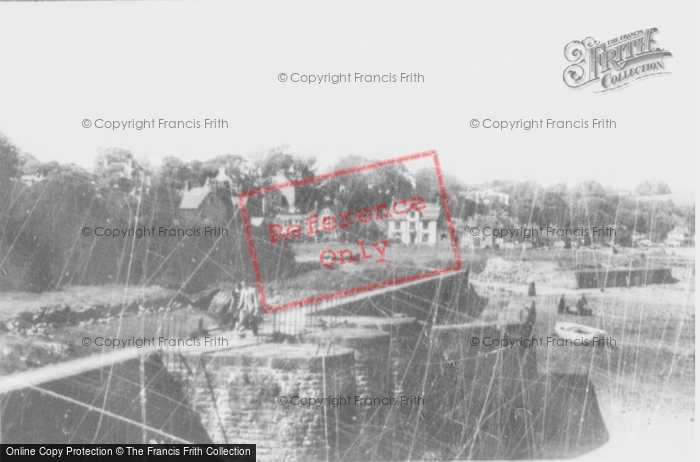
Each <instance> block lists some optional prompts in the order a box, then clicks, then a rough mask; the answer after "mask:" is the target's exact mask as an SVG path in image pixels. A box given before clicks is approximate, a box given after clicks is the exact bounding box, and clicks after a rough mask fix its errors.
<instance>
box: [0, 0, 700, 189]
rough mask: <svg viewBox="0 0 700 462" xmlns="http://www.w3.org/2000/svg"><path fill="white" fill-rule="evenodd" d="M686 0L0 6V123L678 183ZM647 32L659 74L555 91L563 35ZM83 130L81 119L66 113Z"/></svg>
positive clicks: (684, 141) (181, 152)
mask: <svg viewBox="0 0 700 462" xmlns="http://www.w3.org/2000/svg"><path fill="white" fill-rule="evenodd" d="M692 8H693V2H690V1H679V2H674V4H673V8H670V7H663V6H662V5H661V4H659V5H658V7H655V8H649V7H648V6H647V7H641V6H640V5H639V3H638V2H636V1H619V2H614V4H611V3H610V2H607V1H589V2H586V3H585V7H584V6H583V5H582V4H572V3H570V2H561V1H538V2H520V1H504V2H478V3H477V2H441V3H440V4H439V5H435V4H431V3H428V2H420V3H419V2H391V1H388V2H381V3H375V2H353V3H352V4H338V3H332V4H329V3H326V2H312V1H309V2H303V3H302V2H284V3H281V2H275V3H271V2H265V1H263V2H235V3H234V2H226V3H223V2H221V3H220V2H207V3H196V2H147V3H146V2H78V3H64V2H60V3H55V4H51V3H41V4H32V3H29V4H26V3H23V4H17V3H9V4H8V3H5V4H0V44H2V46H1V47H0V132H1V133H3V134H4V135H5V136H7V137H8V138H9V139H10V140H11V141H12V142H13V143H14V144H16V145H17V146H18V147H20V148H21V149H22V150H24V151H26V152H28V153H30V154H32V155H34V156H35V157H37V158H38V159H40V160H42V161H49V160H57V161H59V162H61V163H67V162H74V163H77V164H81V165H84V166H91V165H92V164H93V159H94V158H95V156H96V154H97V152H98V150H99V149H103V148H113V147H121V148H125V149H129V150H131V151H132V152H133V153H134V155H135V156H136V157H137V158H140V159H147V160H148V161H149V162H151V163H152V164H154V165H157V164H158V162H159V161H160V159H162V158H163V157H164V156H176V157H179V158H181V159H183V160H185V161H189V160H193V159H200V160H204V159H209V158H212V157H215V156H219V155H223V154H243V155H246V154H251V153H255V152H260V151H265V150H267V149H269V148H272V147H275V146H279V145H289V146H290V152H292V153H294V154H298V155H301V156H305V157H308V156H314V157H316V158H317V159H318V161H317V162H318V165H319V166H320V167H321V169H322V170H327V169H329V168H330V167H331V166H332V165H333V164H334V163H335V162H336V161H337V159H339V158H340V157H342V156H346V155H351V154H352V155H361V156H364V157H368V158H378V159H388V158H394V157H399V156H403V155H407V154H411V153H415V152H421V151H426V150H433V149H434V150H436V151H437V152H438V154H439V156H440V162H441V164H442V167H443V170H444V171H445V172H447V173H450V174H452V175H455V176H457V177H458V178H460V179H461V180H462V181H464V182H466V183H468V184H474V183H483V182H488V181H491V180H512V181H537V182H540V183H542V184H545V185H548V184H553V183H560V182H561V183H567V184H570V185H573V184H576V183H580V182H582V181H588V180H594V181H598V182H600V183H603V184H604V185H609V186H613V187H616V188H623V189H632V188H634V187H635V186H636V185H637V184H639V183H641V182H642V181H644V180H646V179H659V180H663V181H666V182H667V183H668V184H669V185H670V186H671V188H672V189H673V190H681V189H682V190H693V189H694V186H695V155H696V152H697V146H696V138H695V136H696V135H695V133H696V129H695V127H696V125H697V121H696V120H695V119H696V117H697V116H696V112H697V106H696V103H695V101H696V100H695V92H696V91H697V90H696V87H697V82H698V79H697V74H696V72H695V62H694V61H695V60H694V58H695V56H696V51H695V50H696V47H697V40H696V36H697V24H696V21H695V17H694V14H693V9H692ZM650 27H656V28H658V29H659V31H658V33H657V34H656V40H657V44H658V46H660V47H661V48H664V49H666V50H668V51H670V52H671V53H672V54H673V57H671V58H666V63H667V67H668V70H669V71H670V72H671V75H666V76H662V77H657V78H651V79H645V80H641V81H639V82H635V83H634V84H632V85H630V86H629V87H628V88H625V89H622V90H619V91H615V92H611V93H609V94H605V95H601V94H596V93H595V91H597V89H596V88H593V87H594V86H595V85H596V84H594V85H593V86H591V87H586V88H582V89H576V90H574V89H571V88H569V87H567V86H566V85H565V84H564V82H563V79H562V75H563V72H564V69H565V68H566V67H567V66H568V64H569V63H568V61H566V59H565V57H564V47H565V46H566V45H567V44H568V43H569V42H571V41H573V40H582V39H584V38H586V37H593V38H595V39H596V40H600V41H607V40H610V39H612V38H615V37H618V36H620V35H623V34H626V33H630V32H633V31H637V30H640V29H646V28H650ZM402 72H404V73H420V74H422V76H423V77H424V81H423V82H421V83H401V82H395V83H345V84H338V85H332V84H305V83H293V82H290V81H289V80H287V81H286V82H280V81H279V80H278V76H279V74H280V73H286V74H287V75H288V76H291V75H292V74H294V73H298V74H317V75H319V74H328V73H331V74H338V73H342V74H347V73H350V74H351V75H354V74H355V73H362V74H372V75H374V74H378V75H386V74H393V75H396V76H399V75H400V74H401V73H402ZM207 118H208V119H224V120H226V121H227V122H228V128H225V129H205V128H203V127H202V128H198V129H184V128H183V129H148V130H140V131H139V130H116V131H113V130H109V129H105V128H102V129H99V128H95V126H94V123H95V120H96V119H102V120H109V121H111V120H139V119H141V120H143V119H146V120H152V119H156V120H158V119H165V120H181V121H190V120H198V121H200V123H201V122H203V121H204V119H207ZM593 118H598V119H612V120H614V121H615V122H616V126H617V128H615V129H591V128H589V129H569V130H566V129H539V130H529V131H525V130H514V131H511V130H503V131H501V130H495V129H485V128H481V127H480V128H476V129H475V128H471V127H470V121H471V120H472V119H476V120H478V121H479V122H480V123H483V121H484V119H493V120H520V119H523V120H528V119H535V120H539V119H554V120H571V121H578V120H587V121H590V120H592V119H593ZM84 119H88V120H90V122H91V124H92V126H91V127H90V128H84V127H83V126H82V121H83V120H84Z"/></svg>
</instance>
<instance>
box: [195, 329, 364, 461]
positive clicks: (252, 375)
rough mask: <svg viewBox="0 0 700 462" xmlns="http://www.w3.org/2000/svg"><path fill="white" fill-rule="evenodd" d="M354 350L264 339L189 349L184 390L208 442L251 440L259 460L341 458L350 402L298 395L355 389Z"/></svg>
mask: <svg viewBox="0 0 700 462" xmlns="http://www.w3.org/2000/svg"><path fill="white" fill-rule="evenodd" d="M354 355H355V353H354V351H353V350H351V349H347V348H342V347H335V348H333V349H332V351H326V350H323V349H321V348H319V346H318V345H310V344H273V343H269V344H260V345H255V346H251V347H244V348H238V349H231V350H225V351H220V352H217V353H216V354H211V355H203V356H201V359H200V357H199V356H195V357H192V358H188V359H189V360H191V362H190V363H189V366H188V367H189V368H190V369H191V370H192V371H193V377H192V379H191V386H190V387H189V393H188V395H189V396H188V397H189V400H190V402H191V403H192V407H193V408H194V409H196V410H197V411H199V413H200V415H201V416H202V423H203V425H204V427H205V428H206V429H207V431H208V433H209V435H210V436H211V438H212V440H213V441H214V442H222V443H223V442H227V441H228V442H236V441H238V442H240V441H245V442H246V443H255V444H257V445H258V446H257V448H258V457H259V458H260V460H273V461H285V462H306V461H314V460H339V459H341V458H342V457H343V455H344V453H343V451H344V450H343V449H342V448H346V447H347V446H348V444H349V443H350V442H351V441H352V440H353V423H354V422H355V420H356V416H355V415H354V407H352V406H343V407H333V406H330V405H326V403H323V404H322V405H314V406H305V405H303V404H302V401H301V400H302V399H304V398H316V399H319V398H321V399H323V398H324V397H328V396H330V397H337V396H355V394H356V385H355V377H354V361H355V357H354ZM188 362H189V361H188ZM293 402H297V403H298V404H297V405H293V404H292V403H293Z"/></svg>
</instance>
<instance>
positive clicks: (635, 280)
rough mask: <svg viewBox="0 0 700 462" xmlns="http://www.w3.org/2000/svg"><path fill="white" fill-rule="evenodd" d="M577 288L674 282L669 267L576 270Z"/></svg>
mask: <svg viewBox="0 0 700 462" xmlns="http://www.w3.org/2000/svg"><path fill="white" fill-rule="evenodd" d="M576 282H577V283H578V288H579V289H592V288H599V287H635V286H643V285H646V284H669V283H672V282H674V279H673V276H672V273H671V268H636V269H620V270H605V269H601V270H598V271H577V272H576Z"/></svg>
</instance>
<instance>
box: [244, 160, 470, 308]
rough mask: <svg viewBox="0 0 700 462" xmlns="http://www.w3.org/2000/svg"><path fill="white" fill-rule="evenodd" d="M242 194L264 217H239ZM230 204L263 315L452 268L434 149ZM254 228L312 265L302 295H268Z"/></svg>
mask: <svg viewBox="0 0 700 462" xmlns="http://www.w3.org/2000/svg"><path fill="white" fill-rule="evenodd" d="M278 178H279V177H278ZM297 191H298V192H299V193H303V194H299V193H297ZM302 195H303V198H301V199H302V200H300V201H299V206H297V199H300V197H299V196H302ZM253 198H255V200H254V199H253ZM250 201H254V202H256V203H257V204H263V205H262V207H258V210H262V212H259V213H261V214H262V215H264V216H261V217H251V216H249V211H248V208H250V207H251V202H250ZM238 202H239V206H240V210H241V215H242V219H243V225H244V226H245V231H246V237H247V239H248V248H249V251H250V256H251V260H252V264H253V270H254V273H255V279H256V281H257V286H258V290H259V291H260V300H261V302H262V306H263V310H264V311H265V312H266V313H269V312H272V311H278V310H282V309H285V308H292V307H299V306H303V305H308V304H312V303H316V302H320V301H323V300H328V299H331V298H336V297H343V296H347V295H351V294H357V293H360V292H368V291H371V290H376V289H380V288H383V287H387V286H394V285H400V284H405V283H408V282H411V281H416V280H419V279H426V278H431V277H435V276H439V275H442V274H446V273H451V272H456V271H460V270H461V269H462V259H461V256H460V253H459V246H458V241H457V234H456V231H455V225H454V224H453V220H452V215H451V214H450V207H449V204H448V200H447V193H446V191H445V185H444V181H443V176H442V172H441V170H440V163H439V161H438V155H437V152H435V151H427V152H421V153H417V154H411V155H408V156H404V157H399V158H397V159H390V160H383V161H378V162H374V163H371V164H366V165H351V166H349V167H348V168H344V169H341V170H338V171H335V172H332V173H326V174H323V175H317V176H314V177H309V178H304V179H301V180H296V181H288V182H282V183H279V184H276V185H272V186H267V187H263V188H259V189H255V190H251V191H246V192H242V193H240V194H239V195H238ZM266 203H267V204H273V205H268V206H267V207H266V206H265V204H266ZM254 226H255V228H256V229H255V231H256V233H254V232H253V227H254ZM254 234H255V235H257V236H264V237H262V239H264V245H265V246H266V247H270V246H273V247H271V248H273V249H274V248H275V247H274V246H289V247H290V248H292V249H293V250H294V254H295V259H296V263H295V265H297V264H298V265H301V266H303V267H304V268H306V270H307V271H316V273H315V275H316V276H315V279H313V281H314V282H308V283H304V285H305V288H306V289H307V290H306V291H302V293H303V294H302V296H299V297H292V298H296V299H294V300H281V301H280V300H277V301H276V302H275V303H272V304H270V303H269V302H268V297H267V296H266V291H265V288H266V282H265V281H264V280H263V276H262V273H261V271H260V264H259V263H260V262H259V255H258V252H256V248H255V239H254ZM259 244H260V242H259ZM268 244H269V245H268ZM367 265H369V266H367ZM377 265H381V266H377ZM295 268H296V266H295ZM309 268H310V269H309ZM331 270H334V271H339V272H340V274H338V273H336V274H334V275H332V277H331V276H329V275H328V273H326V272H328V271H331ZM299 272H301V273H303V271H299ZM329 281H332V282H333V283H331V282H329ZM268 282H269V281H268ZM324 283H325V284H326V285H327V287H326V288H325V289H324V288H322V287H321V288H319V287H315V286H323V285H324ZM338 283H340V284H341V285H343V286H344V287H343V288H341V289H338V290H335V289H337V287H336V286H337V285H338ZM288 298H290V297H288Z"/></svg>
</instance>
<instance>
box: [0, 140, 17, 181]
mask: <svg viewBox="0 0 700 462" xmlns="http://www.w3.org/2000/svg"><path fill="white" fill-rule="evenodd" d="M21 166H22V160H21V158H20V152H19V149H17V147H16V146H15V145H14V144H12V143H11V142H10V140H8V139H7V137H6V136H4V135H3V134H2V133H0V194H1V193H2V191H3V190H4V191H7V190H9V189H10V188H11V187H12V181H13V180H14V179H15V178H16V177H17V176H18V175H19V173H20V168H21Z"/></svg>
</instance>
